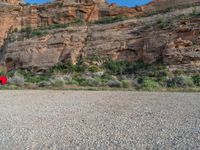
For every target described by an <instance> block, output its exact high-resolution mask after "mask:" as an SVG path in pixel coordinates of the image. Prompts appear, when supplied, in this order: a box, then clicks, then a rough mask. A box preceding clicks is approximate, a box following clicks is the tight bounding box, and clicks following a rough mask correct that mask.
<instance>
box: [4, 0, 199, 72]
mask: <svg viewBox="0 0 200 150" xmlns="http://www.w3.org/2000/svg"><path fill="white" fill-rule="evenodd" d="M170 2H171V1H169V0H157V1H154V2H153V3H150V4H148V5H147V6H143V7H137V8H122V7H118V6H116V5H114V4H112V5H107V4H106V3H105V1H104V0H64V1H61V0H59V1H55V2H53V3H50V4H46V5H40V6H19V5H16V6H15V7H13V6H11V5H10V6H9V7H11V8H13V9H10V8H9V9H6V10H4V11H1V10H2V9H0V28H1V31H0V41H1V43H0V44H2V45H3V44H4V46H3V47H2V49H1V56H2V58H1V61H2V62H3V63H5V64H6V66H7V67H8V69H14V68H33V69H36V70H37V69H39V70H40V69H47V68H49V67H51V66H53V65H55V64H57V63H58V62H61V61H64V60H71V61H72V62H73V63H76V62H77V60H78V59H79V58H83V57H87V56H90V55H98V56H101V57H110V58H112V59H114V60H126V61H130V62H134V61H144V62H145V63H154V62H157V61H161V62H163V63H165V64H166V65H168V66H169V67H170V68H171V69H174V70H176V69H179V68H182V69H186V70H192V71H195V70H198V69H199V70H200V50H199V48H200V28H199V24H200V20H199V17H195V16H192V17H190V18H187V17H186V16H188V15H191V14H192V13H194V11H195V12H200V6H198V4H197V6H196V7H195V10H194V7H193V6H190V5H188V7H187V8H185V4H187V2H186V3H184V7H183V8H181V9H179V10H175V11H173V12H167V13H166V14H163V15H162V16H161V15H159V14H156V15H154V16H151V17H142V18H139V16H145V15H146V13H147V12H148V11H149V12H151V11H155V10H157V9H156V8H157V7H159V6H163V7H159V10H160V9H163V10H164V9H166V8H168V7H169V6H168V5H167V4H172V3H170ZM173 2H174V1H173ZM176 2H185V1H184V0H183V1H182V0H177V1H176ZM196 2H197V3H198V1H196V0H192V3H196ZM164 4H165V5H164ZM173 4H177V5H180V3H173ZM189 4H191V3H189ZM7 7H8V6H7ZM7 7H4V8H7ZM152 8H153V10H152ZM8 12H9V13H8ZM119 14H123V15H126V16H129V17H131V18H130V19H129V20H126V21H122V22H118V23H111V24H103V25H95V24H93V25H91V24H88V23H85V24H84V25H81V26H80V25H74V26H71V27H67V28H62V29H53V30H50V29H47V30H46V31H45V32H47V33H45V35H43V36H33V37H26V36H25V35H24V34H23V33H21V32H14V33H10V34H9V36H8V38H6V37H7V35H8V33H9V31H13V30H14V29H15V28H18V29H20V28H24V27H29V26H31V27H32V28H39V27H43V28H45V27H48V26H49V25H52V24H65V23H68V22H71V21H73V20H75V19H76V18H79V19H83V20H85V21H86V22H87V21H94V20H98V19H101V18H103V17H107V16H117V15H119ZM183 14H184V15H185V17H186V18H185V19H184V18H183V19H181V18H180V16H183ZM193 15H194V14H193ZM136 16H137V18H136ZM13 37H14V38H13ZM4 41H6V42H4ZM0 46H1V45H0ZM188 68H189V69H188Z"/></svg>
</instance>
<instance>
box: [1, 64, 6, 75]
mask: <svg viewBox="0 0 200 150" xmlns="http://www.w3.org/2000/svg"><path fill="white" fill-rule="evenodd" d="M2 75H6V67H3V66H1V67H0V76H2Z"/></svg>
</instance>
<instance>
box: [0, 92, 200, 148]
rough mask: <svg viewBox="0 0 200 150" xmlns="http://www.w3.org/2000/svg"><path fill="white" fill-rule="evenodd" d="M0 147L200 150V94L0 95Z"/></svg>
mask: <svg viewBox="0 0 200 150" xmlns="http://www.w3.org/2000/svg"><path fill="white" fill-rule="evenodd" d="M0 149H1V150H12V149H13V150H23V149H36V150H40V149H41V150H42V149H72V150H73V149H81V150H85V149H102V150H105V149H120V150H126V149H139V150H142V149H153V150H154V149H162V150H163V149H166V150H169V149H173V150H175V149H177V150H184V149H188V150H190V149H191V150H195V149H196V150H199V149H200V94H198V93H145V92H120V91H116V92H109V91H106V92H96V91H95V92H94V91H0Z"/></svg>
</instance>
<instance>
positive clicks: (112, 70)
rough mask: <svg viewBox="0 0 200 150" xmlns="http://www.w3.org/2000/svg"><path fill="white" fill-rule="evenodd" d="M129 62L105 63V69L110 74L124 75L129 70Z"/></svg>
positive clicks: (111, 61)
mask: <svg viewBox="0 0 200 150" xmlns="http://www.w3.org/2000/svg"><path fill="white" fill-rule="evenodd" d="M127 65H128V62H125V61H113V60H109V61H107V62H105V63H104V67H105V68H106V70H107V72H108V73H109V74H115V75H119V74H120V75H121V74H124V72H125V70H126V68H127Z"/></svg>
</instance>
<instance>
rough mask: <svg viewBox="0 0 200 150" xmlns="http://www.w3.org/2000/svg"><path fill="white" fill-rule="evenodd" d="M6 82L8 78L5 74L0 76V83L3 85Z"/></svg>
mask: <svg viewBox="0 0 200 150" xmlns="http://www.w3.org/2000/svg"><path fill="white" fill-rule="evenodd" d="M7 82H8V78H7V77H6V76H0V84H1V85H5V84H7Z"/></svg>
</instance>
